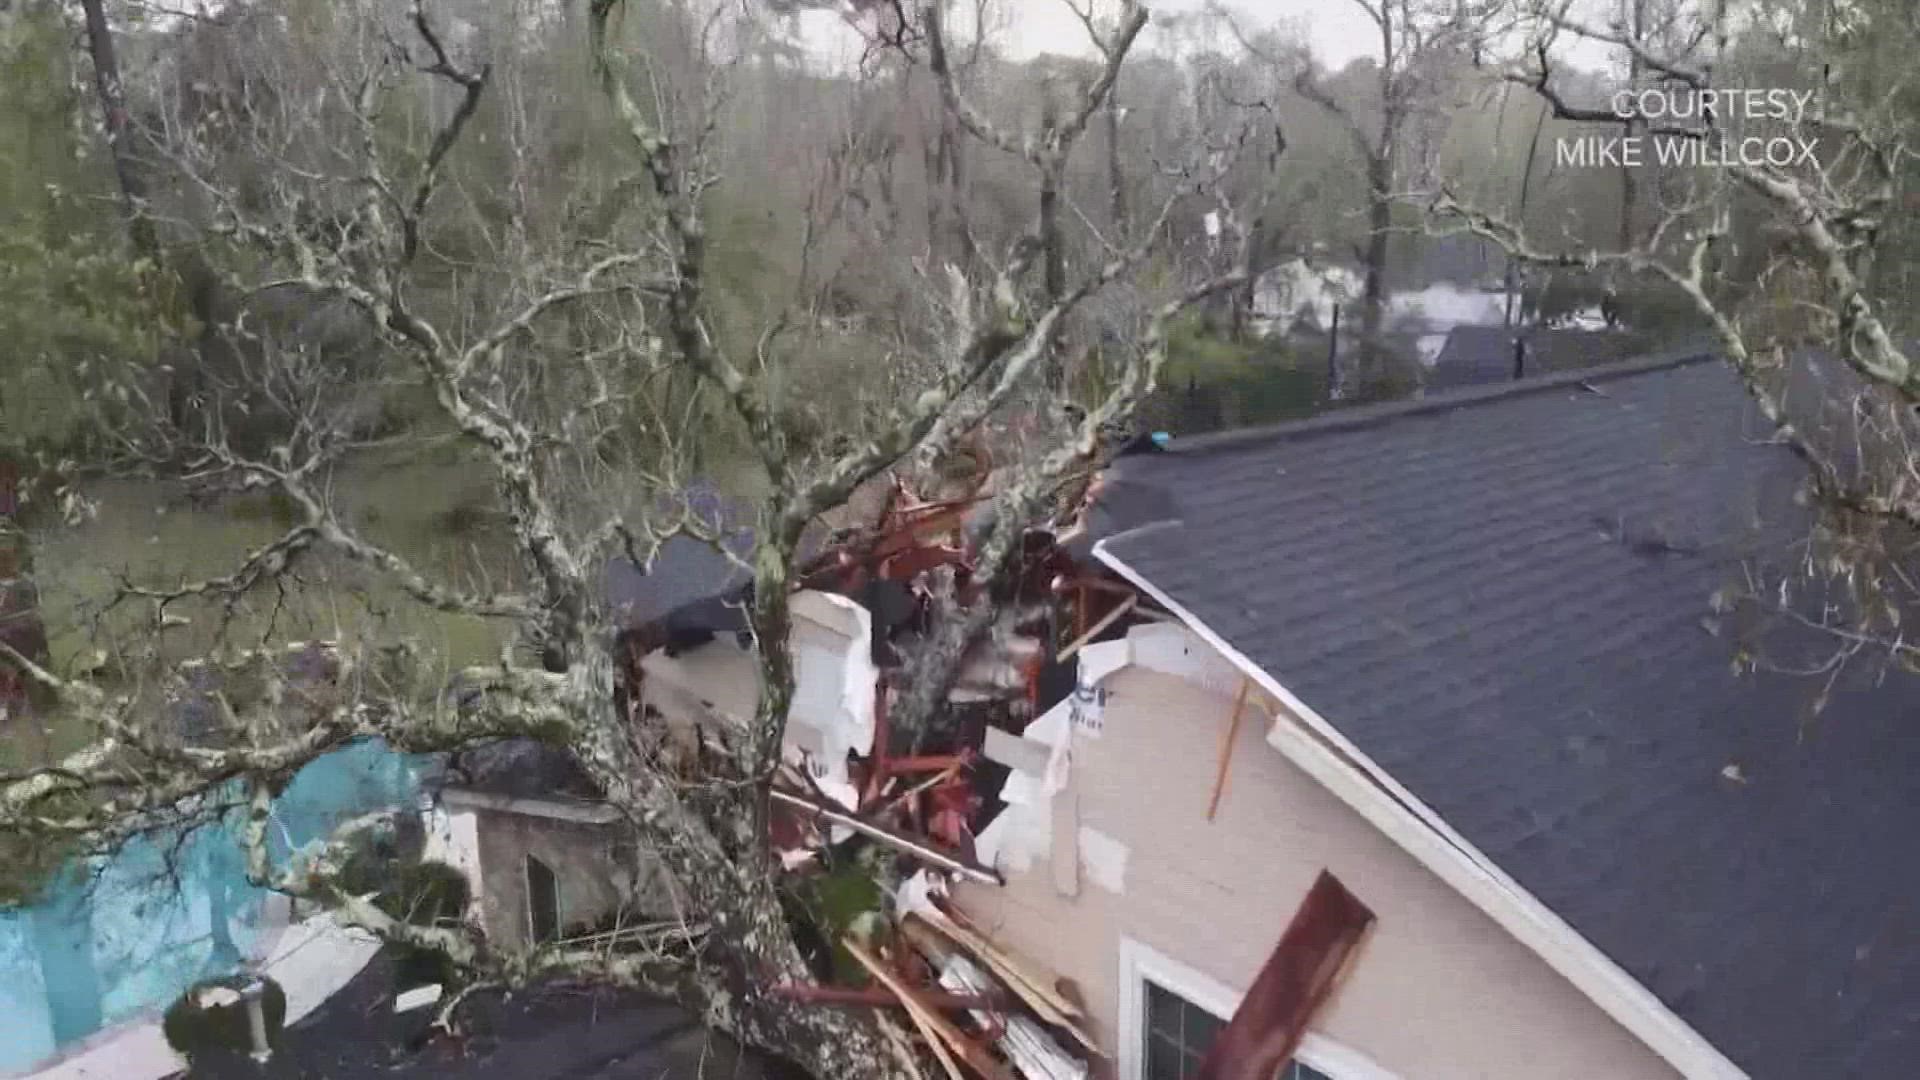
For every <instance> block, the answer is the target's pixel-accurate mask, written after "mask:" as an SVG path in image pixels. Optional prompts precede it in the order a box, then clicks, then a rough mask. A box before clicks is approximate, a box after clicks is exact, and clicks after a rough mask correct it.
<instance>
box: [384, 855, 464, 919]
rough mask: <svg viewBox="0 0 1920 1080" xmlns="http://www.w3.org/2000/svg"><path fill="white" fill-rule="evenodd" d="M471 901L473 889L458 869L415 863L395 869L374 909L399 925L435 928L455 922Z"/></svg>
mask: <svg viewBox="0 0 1920 1080" xmlns="http://www.w3.org/2000/svg"><path fill="white" fill-rule="evenodd" d="M472 899H473V887H472V886H471V885H468V884H467V876H466V875H465V874H463V873H461V872H460V871H459V870H458V869H456V868H455V867H452V866H449V865H448V864H446V863H443V862H419V863H408V864H404V865H402V866H399V867H397V868H396V871H395V873H394V874H393V876H392V878H391V880H389V881H388V883H387V885H386V887H385V888H384V889H382V890H381V891H380V894H379V895H378V896H377V897H375V898H374V905H375V906H377V907H378V908H379V909H380V910H381V911H384V912H386V913H387V914H388V915H390V916H392V917H393V918H396V919H399V920H401V921H403V922H410V923H413V924H414V925H416V926H436V925H439V924H441V923H448V922H458V921H459V919H460V917H461V916H462V915H465V914H466V911H467V905H468V904H469V903H470V902H471V901H472Z"/></svg>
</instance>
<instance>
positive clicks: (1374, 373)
mask: <svg viewBox="0 0 1920 1080" xmlns="http://www.w3.org/2000/svg"><path fill="white" fill-rule="evenodd" d="M1392 225H1393V159H1392V157H1391V156H1390V155H1389V153H1385V152H1383V153H1380V154H1377V155H1375V156H1374V158H1373V159H1372V160H1371V161H1369V162H1367V257H1366V279H1365V281H1364V283H1363V285H1362V288H1361V293H1360V350H1359V352H1360V361H1359V370H1358V372H1357V373H1356V375H1357V380H1356V383H1357V384H1356V385H1355V386H1354V387H1353V389H1356V390H1363V389H1364V388H1365V387H1366V386H1368V385H1369V384H1371V383H1372V382H1373V381H1374V380H1376V379H1378V378H1379V377H1380V362H1381V341H1380V333H1381V330H1382V328H1383V327H1384V326H1385V324H1386V317H1387V250H1388V249H1387V241H1388V239H1389V238H1390V235H1391V234H1390V232H1389V230H1390V229H1391V227H1392Z"/></svg>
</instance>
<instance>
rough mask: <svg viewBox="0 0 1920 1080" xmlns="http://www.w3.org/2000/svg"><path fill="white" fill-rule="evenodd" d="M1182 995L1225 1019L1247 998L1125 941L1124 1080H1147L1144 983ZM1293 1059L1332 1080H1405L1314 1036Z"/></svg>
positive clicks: (1151, 949)
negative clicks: (1154, 984)
mask: <svg viewBox="0 0 1920 1080" xmlns="http://www.w3.org/2000/svg"><path fill="white" fill-rule="evenodd" d="M1147 979H1151V980H1153V981H1154V982H1155V983H1157V984H1159V985H1160V986H1161V987H1162V988H1164V989H1167V990H1170V991H1172V992H1173V993H1175V994H1178V995H1180V996H1181V997H1183V998H1185V999H1186V1000H1187V1001H1189V1002H1191V1003H1192V1004H1194V1005H1196V1006H1198V1007H1200V1008H1202V1009H1205V1010H1206V1011H1208V1012H1210V1013H1212V1014H1213V1015H1215V1016H1217V1017H1219V1018H1220V1019H1222V1020H1226V1019H1228V1018H1229V1017H1231V1016H1232V1015H1233V1014H1234V1012H1236V1011H1237V1010H1238V1009H1239V1008H1240V999H1241V998H1242V997H1244V996H1245V995H1244V994H1243V993H1241V992H1240V991H1238V990H1235V989H1233V988H1231V987H1229V986H1227V985H1226V984H1224V983H1222V982H1220V981H1218V980H1216V979H1214V978H1212V977H1210V976H1208V975H1205V974H1203V973H1201V972H1199V971H1195V970H1194V969H1193V968H1190V967H1188V966H1187V965H1185V964H1183V963H1181V962H1180V961H1178V960H1175V959H1174V958H1172V957H1170V956H1168V955H1166V954H1165V953H1163V952H1160V951H1159V950H1158V949H1155V948H1154V947H1152V946H1151V945H1147V944H1146V943H1144V942H1140V941H1135V940H1134V939H1132V938H1130V937H1122V938H1121V939H1120V1018H1119V1024H1118V1027H1119V1031H1118V1033H1117V1039H1118V1043H1119V1045H1118V1046H1117V1047H1116V1048H1115V1049H1116V1050H1117V1051H1118V1063H1119V1066H1120V1080H1142V1078H1143V1077H1144V1076H1145V1075H1146V1062H1144V1061H1142V1060H1141V1058H1140V1049H1141V1047H1142V1046H1143V1045H1144V1043H1145V1041H1146V1020H1147V995H1146V992H1145V991H1146V987H1145V986H1144V984H1143V982H1144V980H1147ZM1294 1057H1295V1058H1296V1059H1298V1060H1299V1061H1300V1062H1301V1063H1302V1064H1304V1065H1307V1066H1309V1067H1311V1068H1315V1069H1318V1070H1320V1071H1321V1072H1323V1073H1326V1074H1327V1075H1328V1076H1330V1077H1333V1080H1400V1078H1399V1077H1398V1076H1395V1075H1394V1074H1393V1073H1391V1072H1388V1071H1387V1070H1386V1069H1383V1068H1381V1067H1380V1066H1379V1065H1376V1064H1375V1063H1374V1062H1373V1061H1372V1060H1371V1059H1369V1058H1368V1057H1367V1056H1366V1055H1365V1054H1362V1053H1360V1052H1359V1051H1358V1050H1354V1049H1352V1048H1351V1047H1348V1046H1344V1045H1342V1044H1340V1043H1337V1042H1335V1041H1333V1040H1332V1039H1329V1038H1327V1037H1326V1036H1324V1035H1320V1034H1316V1033H1314V1032H1311V1031H1309V1032H1307V1033H1306V1035H1305V1036H1304V1037H1302V1038H1301V1040H1300V1047H1299V1049H1298V1050H1296V1051H1295V1052H1294Z"/></svg>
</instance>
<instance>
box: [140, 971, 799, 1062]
mask: <svg viewBox="0 0 1920 1080" xmlns="http://www.w3.org/2000/svg"><path fill="white" fill-rule="evenodd" d="M395 975H396V966H395V963H394V961H393V960H392V958H391V956H390V954H389V952H386V951H383V952H381V953H379V954H378V955H376V956H375V957H374V959H373V960H372V962H370V963H369V964H368V965H367V967H366V968H365V969H364V970H362V971H361V972H360V973H359V974H358V975H356V976H354V977H353V979H352V980H351V981H349V982H348V983H347V985H346V986H344V987H342V988H341V989H340V990H339V991H338V992H336V993H334V994H333V995H332V996H331V997H329V998H328V999H327V1000H326V1002H325V1003H324V1004H322V1005H321V1006H320V1007H319V1008H318V1009H316V1010H315V1011H314V1012H312V1013H310V1014H308V1015H307V1016H305V1017H302V1018H301V1019H300V1020H298V1021H296V1022H295V1023H293V1024H291V1025H289V1026H288V1027H287V1029H286V1031H285V1032H284V1034H283V1036H282V1045H281V1046H280V1048H279V1050H278V1051H277V1052H276V1053H275V1055H274V1057H273V1059H272V1060H271V1061H269V1062H267V1063H266V1064H265V1065H254V1064H253V1063H252V1062H250V1061H248V1060H245V1059H243V1058H238V1057H235V1058H230V1059H222V1060H213V1061H205V1062H202V1061H197V1060H196V1061H195V1063H194V1066H193V1068H192V1069H191V1070H189V1071H187V1072H184V1073H180V1074H177V1076H178V1078H179V1080H266V1078H269V1077H271V1078H273V1080H416V1078H418V1080H425V1078H429V1077H431V1078H433V1080H660V1078H662V1077H716V1078H720V1077H724V1078H728V1080H800V1074H799V1073H798V1071H797V1070H795V1069H794V1068H792V1067H791V1066H789V1065H787V1064H785V1063H784V1062H780V1061H776V1060H771V1059H768V1058H766V1057H765V1056H763V1055H760V1054H757V1053H754V1052H752V1051H744V1050H742V1049H741V1048H740V1047H739V1046H738V1044H736V1043H734V1042H733V1041H732V1040H731V1039H729V1038H727V1036H725V1035H723V1034H721V1033H719V1032H716V1031H712V1030H709V1029H707V1028H704V1027H702V1026H701V1025H700V1024H699V1022H698V1021H697V1019H696V1018H695V1017H693V1016H692V1015H690V1014H688V1013H687V1012H686V1011H685V1010H683V1009H681V1008H680V1007H679V1006H677V1005H674V1004H672V1003H669V1002H665V1001H660V1000H657V999H653V998H649V997H647V996H645V995H644V994H640V993H637V992H634V991H630V990H618V989H614V988H611V987H587V986H565V985H559V984H552V983H548V984H536V985H533V986H529V987H526V988H523V989H520V990H517V991H515V992H514V993H513V994H512V995H511V996H503V995H501V994H500V993H498V992H496V991H479V992H477V993H475V994H474V995H472V996H471V997H469V998H468V999H467V1003H466V1004H465V1005H463V1006H462V1012H461V1014H460V1020H461V1029H462V1031H463V1033H464V1038H461V1039H458V1040H453V1039H446V1038H441V1039H435V1040H431V1041H429V1036H431V1035H433V1034H434V1033H433V1031H432V1030H431V1026H430V1025H431V1024H432V1022H433V1020H434V1017H435V1014H436V1012H437V1008H435V1007H427V1008H419V1009H414V1010H412V1011H409V1012H404V1013H396V1012H394V1011H393V995H394V991H395V989H396V986H397V984H396V981H395Z"/></svg>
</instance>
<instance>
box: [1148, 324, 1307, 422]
mask: <svg viewBox="0 0 1920 1080" xmlns="http://www.w3.org/2000/svg"><path fill="white" fill-rule="evenodd" d="M1326 397H1327V394H1326V359H1325V345H1324V342H1321V341H1318V340H1316V339H1315V338H1314V337H1313V336H1311V335H1309V336H1306V337H1304V338H1301V339H1298V340H1296V341H1294V342H1281V341H1276V340H1272V339H1265V340H1248V341H1243V342H1242V341H1233V340H1230V339H1228V338H1227V337H1224V336H1222V335H1220V334H1217V333H1213V332H1211V331H1209V330H1208V329H1207V327H1206V325H1205V323H1204V321H1203V320H1202V319H1201V318H1199V317H1198V316H1197V315H1196V316H1189V317H1186V318H1183V319H1181V320H1180V321H1178V322H1177V323H1175V324H1174V325H1173V326H1172V327H1170V328H1169V330H1168V334H1167V364H1166V367H1165V368H1164V369H1163V371H1162V373H1161V377H1160V386H1159V387H1158V388H1157V389H1156V390H1155V392H1154V395H1153V400H1152V401H1150V402H1149V403H1148V405H1147V406H1146V408H1145V409H1144V410H1143V413H1144V415H1143V417H1142V419H1143V420H1146V421H1147V422H1148V423H1149V424H1150V425H1151V426H1153V427H1156V428H1160V429H1164V430H1167V431H1170V432H1172V433H1173V434H1175V435H1179V434H1188V435H1193V434H1199V433H1201V432H1205V431H1217V430H1220V429H1222V428H1232V427H1244V426H1247V425H1251V424H1271V423H1278V422H1280V421H1283V420H1294V419H1298V418H1300V417H1304V416H1311V415H1313V414H1314V413H1315V412H1317V411H1319V410H1320V409H1321V408H1322V407H1323V406H1324V405H1325V403H1326Z"/></svg>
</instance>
